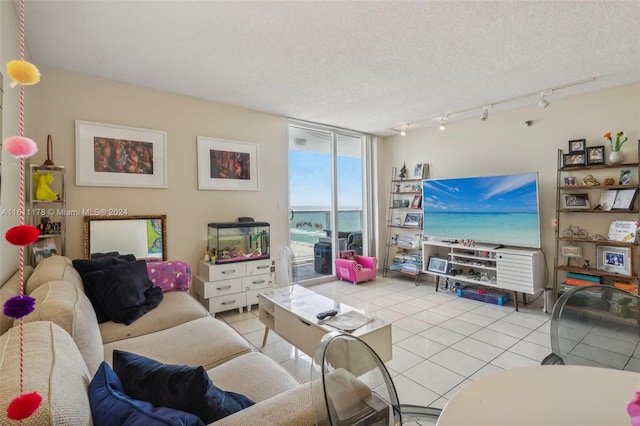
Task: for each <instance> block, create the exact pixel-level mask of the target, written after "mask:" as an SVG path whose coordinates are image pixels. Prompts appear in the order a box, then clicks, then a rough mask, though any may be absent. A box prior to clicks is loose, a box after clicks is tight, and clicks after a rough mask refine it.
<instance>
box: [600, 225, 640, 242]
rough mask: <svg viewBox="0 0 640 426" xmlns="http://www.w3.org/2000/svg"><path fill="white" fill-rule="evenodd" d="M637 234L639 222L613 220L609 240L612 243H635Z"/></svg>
mask: <svg viewBox="0 0 640 426" xmlns="http://www.w3.org/2000/svg"><path fill="white" fill-rule="evenodd" d="M637 232H638V222H636V221H635V220H612V221H611V225H609V234H608V236H607V238H609V239H610V240H611V241H622V242H625V243H635V242H636V233H637Z"/></svg>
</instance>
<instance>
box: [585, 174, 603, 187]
mask: <svg viewBox="0 0 640 426" xmlns="http://www.w3.org/2000/svg"><path fill="white" fill-rule="evenodd" d="M582 184H583V185H585V186H599V185H600V182H598V181H597V180H596V178H594V177H593V175H587V176H585V178H584V179H582Z"/></svg>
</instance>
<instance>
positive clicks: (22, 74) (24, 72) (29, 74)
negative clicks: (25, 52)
mask: <svg viewBox="0 0 640 426" xmlns="http://www.w3.org/2000/svg"><path fill="white" fill-rule="evenodd" d="M7 75H8V76H9V77H11V80H13V81H11V83H10V84H9V85H10V86H11V87H16V85H18V84H24V85H30V84H37V83H39V82H40V71H38V68H36V66H35V65H33V64H32V63H30V62H27V61H19V60H17V59H16V60H13V61H9V62H8V63H7Z"/></svg>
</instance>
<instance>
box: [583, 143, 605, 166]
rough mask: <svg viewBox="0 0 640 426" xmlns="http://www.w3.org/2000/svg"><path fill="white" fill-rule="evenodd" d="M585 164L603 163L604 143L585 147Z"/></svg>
mask: <svg viewBox="0 0 640 426" xmlns="http://www.w3.org/2000/svg"><path fill="white" fill-rule="evenodd" d="M587 164H589V165H592V164H604V145H602V146H592V147H589V148H587Z"/></svg>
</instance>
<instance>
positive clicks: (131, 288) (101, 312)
mask: <svg viewBox="0 0 640 426" xmlns="http://www.w3.org/2000/svg"><path fill="white" fill-rule="evenodd" d="M83 283H84V288H85V293H86V294H87V297H88V298H89V300H90V301H91V304H92V305H93V307H94V309H95V311H96V316H97V318H98V322H99V323H103V322H105V321H108V320H111V321H113V322H121V323H125V324H127V325H129V324H131V323H133V322H134V321H135V320H137V319H138V318H140V317H141V316H142V315H144V314H146V313H147V312H149V311H150V310H151V309H154V308H155V307H157V306H158V305H159V304H160V302H161V301H162V298H163V293H162V289H161V288H160V287H154V285H153V283H152V282H151V280H150V279H149V275H148V273H147V264H146V262H145V261H144V260H137V261H135V262H126V263H119V264H117V265H114V266H111V267H110V268H109V269H101V270H97V271H93V272H89V273H88V274H85V275H84V277H83Z"/></svg>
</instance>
